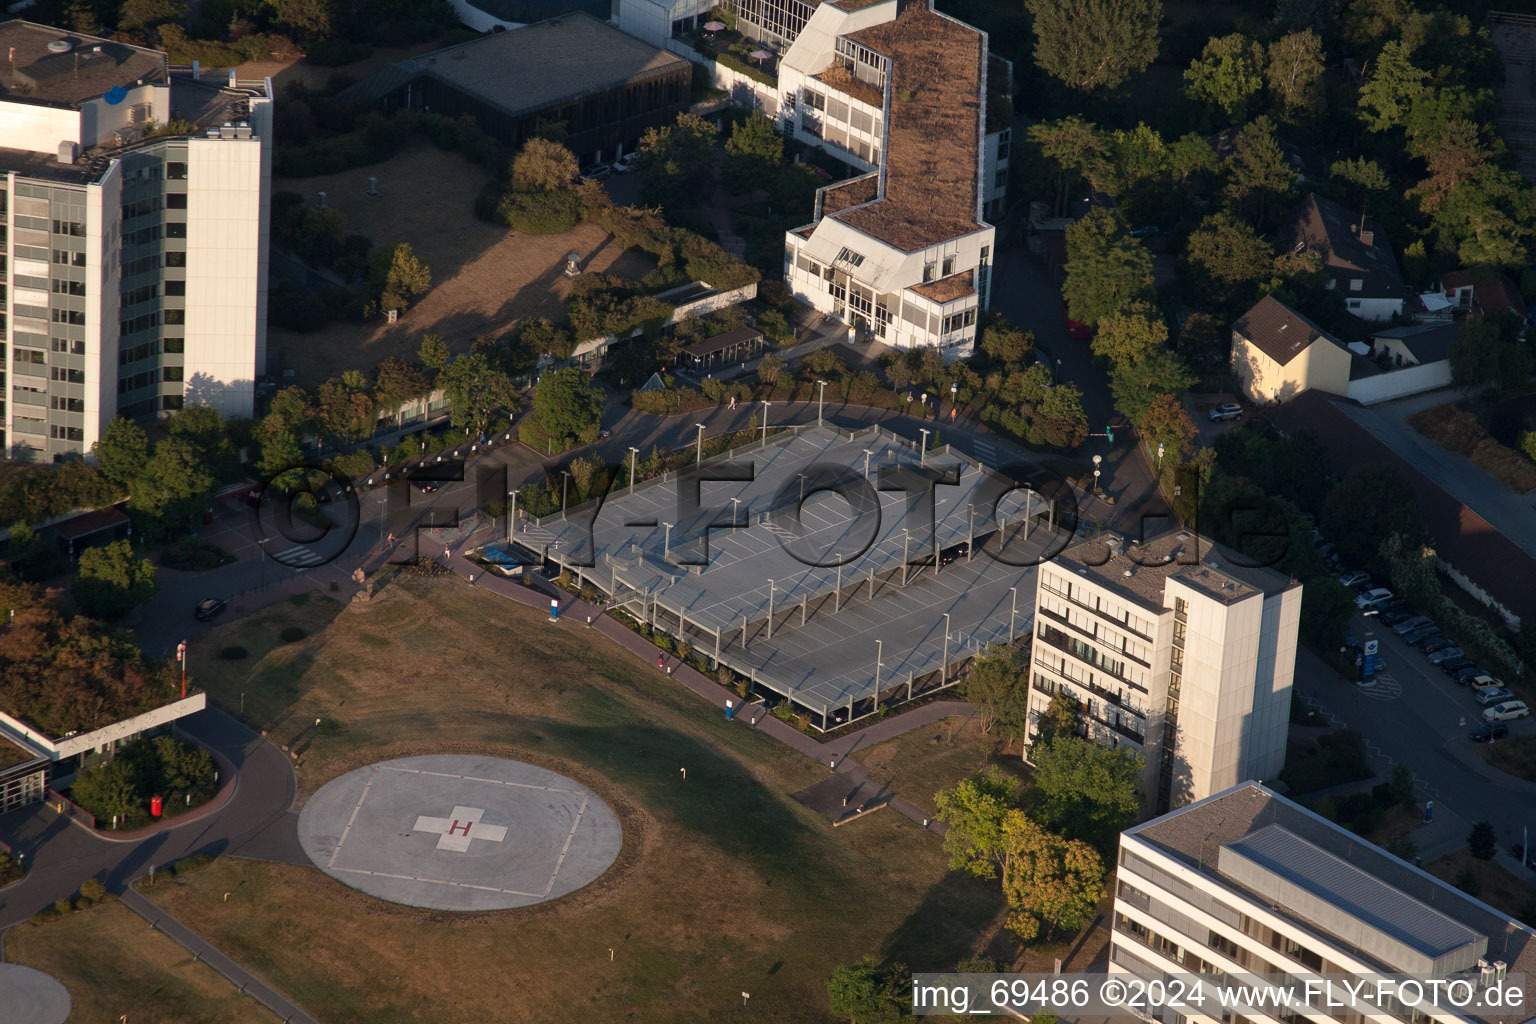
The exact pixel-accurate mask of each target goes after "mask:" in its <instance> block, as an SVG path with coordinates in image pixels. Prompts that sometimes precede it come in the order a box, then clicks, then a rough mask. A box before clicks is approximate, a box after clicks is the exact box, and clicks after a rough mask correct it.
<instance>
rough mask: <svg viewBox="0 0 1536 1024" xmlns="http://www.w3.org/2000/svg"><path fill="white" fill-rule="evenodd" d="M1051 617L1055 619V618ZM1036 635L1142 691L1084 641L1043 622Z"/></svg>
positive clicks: (1042, 610) (1043, 612)
mask: <svg viewBox="0 0 1536 1024" xmlns="http://www.w3.org/2000/svg"><path fill="white" fill-rule="evenodd" d="M1040 614H1042V615H1049V613H1047V612H1046V611H1045V610H1044V609H1041V610H1040ZM1049 617H1051V618H1054V616H1049ZM1036 634H1037V635H1038V637H1039V639H1040V640H1042V641H1043V642H1045V643H1047V644H1049V645H1051V646H1052V647H1054V648H1056V649H1057V650H1059V651H1061V652H1062V653H1064V654H1069V655H1071V656H1072V657H1074V658H1076V659H1077V660H1078V661H1081V662H1086V663H1087V664H1089V665H1092V666H1093V667H1094V668H1095V669H1097V670H1098V671H1100V672H1103V673H1104V674H1105V675H1107V676H1113V677H1114V678H1115V679H1118V680H1120V681H1121V682H1122V683H1124V684H1125V685H1127V686H1132V687H1135V688H1136V689H1138V690H1139V689H1141V687H1140V686H1137V684H1135V683H1133V682H1131V680H1129V679H1127V678H1126V677H1125V675H1124V674H1123V670H1120V669H1116V668H1112V667H1110V666H1109V665H1107V664H1106V662H1107V661H1109V660H1111V659H1109V658H1108V657H1107V656H1106V655H1104V654H1103V653H1101V652H1100V651H1098V650H1097V649H1095V648H1093V647H1090V646H1089V645H1088V644H1086V643H1084V642H1083V641H1081V640H1078V639H1077V638H1075V637H1070V636H1068V635H1067V634H1065V633H1063V632H1062V631H1061V630H1059V629H1056V628H1055V627H1053V626H1048V625H1046V624H1045V623H1043V622H1042V623H1041V624H1040V628H1039V629H1038V630H1037V631H1036Z"/></svg>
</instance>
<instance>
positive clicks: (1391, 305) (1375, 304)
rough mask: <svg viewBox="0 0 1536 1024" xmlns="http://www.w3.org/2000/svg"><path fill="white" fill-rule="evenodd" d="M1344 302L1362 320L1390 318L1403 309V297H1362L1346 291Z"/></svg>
mask: <svg viewBox="0 0 1536 1024" xmlns="http://www.w3.org/2000/svg"><path fill="white" fill-rule="evenodd" d="M1344 302H1345V305H1346V306H1347V307H1348V308H1349V311H1350V312H1351V313H1353V314H1354V315H1355V316H1357V317H1359V318H1360V319H1362V320H1373V321H1374V320H1390V319H1392V318H1393V317H1394V316H1396V315H1397V314H1398V313H1401V312H1402V311H1403V300H1402V299H1362V298H1359V297H1358V296H1353V295H1350V294H1349V292H1348V291H1345V292H1344ZM1356 303H1358V304H1359V305H1356Z"/></svg>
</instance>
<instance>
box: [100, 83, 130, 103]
mask: <svg viewBox="0 0 1536 1024" xmlns="http://www.w3.org/2000/svg"><path fill="white" fill-rule="evenodd" d="M127 98H128V90H127V89H124V88H123V87H122V86H120V85H114V86H113V87H112V88H110V89H108V90H107V92H106V95H104V96H102V99H104V100H106V101H107V102H108V103H111V104H113V105H114V106H115V105H116V104H119V103H121V102H123V100H125V99H127Z"/></svg>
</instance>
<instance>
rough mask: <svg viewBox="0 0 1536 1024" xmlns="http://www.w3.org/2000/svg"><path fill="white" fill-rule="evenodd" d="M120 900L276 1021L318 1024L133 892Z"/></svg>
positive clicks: (128, 892) (262, 982) (266, 985)
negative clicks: (252, 1000)
mask: <svg viewBox="0 0 1536 1024" xmlns="http://www.w3.org/2000/svg"><path fill="white" fill-rule="evenodd" d="M122 900H123V906H125V907H127V908H128V909H129V910H132V911H133V912H134V913H135V914H138V915H139V916H140V917H142V918H143V919H144V920H146V921H148V922H149V926H150V927H151V928H153V929H155V930H156V931H158V932H161V933H163V934H165V935H168V936H170V937H171V938H172V939H175V940H176V941H177V942H179V943H181V944H182V945H183V946H185V947H186V949H187V952H189V953H191V954H192V957H193V959H194V960H201V961H202V962H203V963H205V964H207V965H208V966H209V967H212V968H213V969H214V970H216V971H218V972H219V973H220V974H222V975H224V977H226V978H228V979H229V982H230V984H232V985H234V986H235V988H237V989H239V990H240V991H241V992H243V993H245V994H246V995H248V996H250V997H251V998H252V999H254V1000H256V1001H257V1002H258V1003H260V1004H261V1005H263V1006H265V1007H266V1008H267V1009H269V1010H271V1011H272V1012H273V1013H275V1014H277V1016H278V1019H280V1020H282V1021H283V1022H284V1024H290V1022H291V1024H319V1022H318V1021H316V1020H315V1018H313V1017H311V1016H310V1015H309V1014H307V1013H305V1012H304V1011H303V1010H301V1009H299V1008H298V1007H297V1006H295V1005H294V1004H293V1003H291V1002H289V1001H288V999H287V998H286V997H284V996H283V995H282V993H280V992H278V991H277V990H276V989H274V988H272V987H271V986H270V985H268V984H267V983H266V982H264V981H262V980H261V979H260V978H258V977H256V976H255V975H254V974H252V973H251V972H250V971H247V970H246V969H245V968H244V967H241V966H240V965H239V964H237V963H236V962H235V961H233V960H231V959H230V958H229V957H228V956H225V955H224V953H223V952H222V951H220V950H219V949H217V948H215V947H214V946H213V945H212V944H211V943H209V942H208V940H207V939H204V938H203V937H202V936H200V935H198V934H197V933H196V932H193V931H192V930H191V929H190V928H188V927H187V926H186V925H184V924H182V923H181V922H180V921H178V920H176V918H174V917H172V916H171V915H170V914H168V913H166V912H165V911H164V910H162V909H161V908H160V907H158V906H156V905H155V904H154V903H152V902H150V900H149V899H148V898H147V897H145V896H144V895H142V894H141V893H139V892H138V891H137V890H135V889H132V888H130V889H128V890H127V891H126V892H124V893H123V897H122Z"/></svg>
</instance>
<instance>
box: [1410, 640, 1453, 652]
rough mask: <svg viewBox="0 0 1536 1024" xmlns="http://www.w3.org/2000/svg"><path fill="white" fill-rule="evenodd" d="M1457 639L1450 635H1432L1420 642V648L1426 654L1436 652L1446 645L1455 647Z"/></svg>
mask: <svg viewBox="0 0 1536 1024" xmlns="http://www.w3.org/2000/svg"><path fill="white" fill-rule="evenodd" d="M1455 646H1456V641H1455V640H1452V639H1451V638H1450V637H1448V636H1432V637H1429V638H1428V639H1425V640H1422V641H1420V642H1419V650H1421V651H1423V652H1424V653H1425V654H1434V653H1435V652H1436V651H1438V650H1440V649H1441V648H1444V647H1455Z"/></svg>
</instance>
